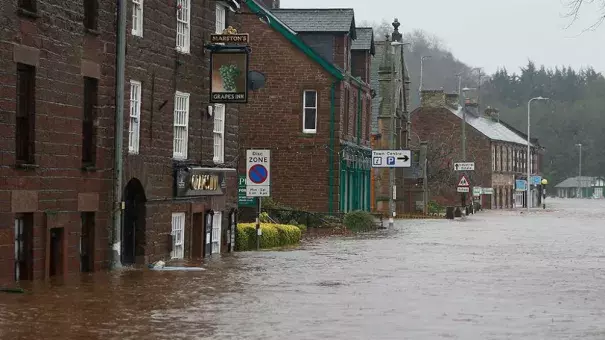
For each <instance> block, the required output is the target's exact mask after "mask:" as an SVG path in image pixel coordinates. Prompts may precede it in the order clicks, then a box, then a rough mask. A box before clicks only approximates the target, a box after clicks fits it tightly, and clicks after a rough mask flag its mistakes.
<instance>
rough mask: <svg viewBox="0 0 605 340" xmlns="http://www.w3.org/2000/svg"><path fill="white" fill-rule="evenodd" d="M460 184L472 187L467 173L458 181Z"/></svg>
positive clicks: (460, 185)
mask: <svg viewBox="0 0 605 340" xmlns="http://www.w3.org/2000/svg"><path fill="white" fill-rule="evenodd" d="M458 186H459V187H470V186H471V184H470V183H469V182H468V178H466V176H465V175H462V176H461V177H460V181H458Z"/></svg>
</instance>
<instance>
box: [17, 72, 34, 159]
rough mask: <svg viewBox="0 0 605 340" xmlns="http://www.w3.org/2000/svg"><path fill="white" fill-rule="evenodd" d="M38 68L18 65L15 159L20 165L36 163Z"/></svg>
mask: <svg viewBox="0 0 605 340" xmlns="http://www.w3.org/2000/svg"><path fill="white" fill-rule="evenodd" d="M35 91H36V68H35V67H33V66H29V65H24V64H17V114H16V122H15V123H16V126H15V142H16V145H15V157H16V160H17V162H20V163H29V164H33V163H34V152H35V149H34V148H35V143H34V142H35V132H36V130H35V117H36V93H35Z"/></svg>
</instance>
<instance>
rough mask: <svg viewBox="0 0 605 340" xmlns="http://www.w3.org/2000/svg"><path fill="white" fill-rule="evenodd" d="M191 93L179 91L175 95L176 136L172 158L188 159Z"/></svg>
mask: <svg viewBox="0 0 605 340" xmlns="http://www.w3.org/2000/svg"><path fill="white" fill-rule="evenodd" d="M188 130H189V93H184V92H179V91H177V92H176V94H175V95H174V135H173V143H172V145H173V149H172V158H174V159H187V142H188V140H189V134H188Z"/></svg>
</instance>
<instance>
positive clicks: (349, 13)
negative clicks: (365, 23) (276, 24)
mask: <svg viewBox="0 0 605 340" xmlns="http://www.w3.org/2000/svg"><path fill="white" fill-rule="evenodd" d="M271 13H272V14H273V15H274V16H276V17H277V18H278V19H279V20H280V21H282V22H283V23H285V24H286V25H288V27H290V28H291V29H292V30H294V31H296V32H351V38H352V39H355V38H356V32H355V29H354V28H355V13H354V12H353V9H352V8H321V9H320V8H280V9H273V10H271Z"/></svg>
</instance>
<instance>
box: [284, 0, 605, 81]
mask: <svg viewBox="0 0 605 340" xmlns="http://www.w3.org/2000/svg"><path fill="white" fill-rule="evenodd" d="M567 1H569V0H390V1H388V0H371V1H367V0H363V1H362V0H281V7H282V8H329V7H333V8H351V7H353V8H354V9H355V20H356V21H357V22H362V21H364V20H367V21H375V22H378V23H379V22H381V21H382V19H388V20H389V22H392V20H393V18H394V17H397V18H398V19H399V21H400V22H401V27H400V31H402V32H406V31H410V30H414V29H423V30H425V31H427V32H430V33H433V34H435V35H437V36H438V37H440V38H441V39H442V40H443V42H444V43H445V45H446V46H447V47H448V49H450V51H452V53H453V54H454V55H455V56H456V57H457V58H458V59H460V60H461V61H463V62H465V63H467V64H469V65H470V66H473V67H483V68H484V71H485V72H488V73H492V72H494V71H495V70H496V69H497V68H498V67H502V66H504V67H506V68H507V69H508V70H509V71H515V72H517V71H518V70H519V67H520V66H523V65H526V64H527V60H528V59H532V60H533V61H535V62H536V63H537V64H538V65H541V64H544V65H547V66H553V67H554V66H557V65H559V66H560V65H566V66H572V67H574V68H580V67H582V66H592V67H594V68H595V70H596V71H597V72H605V39H604V38H605V23H604V24H603V25H601V26H599V27H597V28H596V29H594V30H591V31H585V30H586V29H587V28H590V26H592V25H593V24H594V23H595V22H596V20H597V18H598V16H597V14H598V12H599V11H598V8H597V5H590V4H588V5H585V6H586V7H585V8H583V10H582V11H581V16H580V18H579V19H578V20H577V21H576V22H575V23H574V24H573V25H572V26H571V27H570V28H567V29H566V27H567V26H568V25H569V24H570V22H571V19H570V18H567V17H565V15H566V13H567V12H568V7H567V6H566V4H567ZM402 29H403V30H402Z"/></svg>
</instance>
